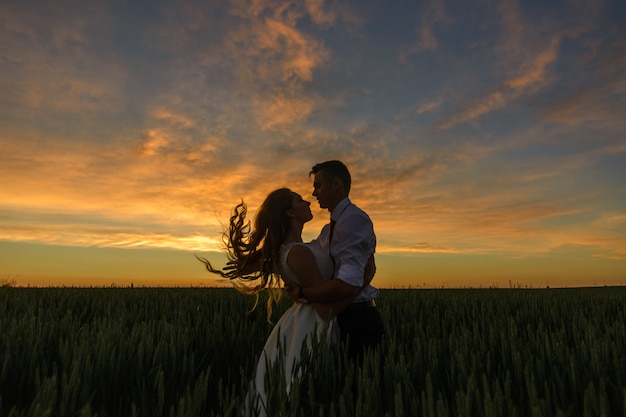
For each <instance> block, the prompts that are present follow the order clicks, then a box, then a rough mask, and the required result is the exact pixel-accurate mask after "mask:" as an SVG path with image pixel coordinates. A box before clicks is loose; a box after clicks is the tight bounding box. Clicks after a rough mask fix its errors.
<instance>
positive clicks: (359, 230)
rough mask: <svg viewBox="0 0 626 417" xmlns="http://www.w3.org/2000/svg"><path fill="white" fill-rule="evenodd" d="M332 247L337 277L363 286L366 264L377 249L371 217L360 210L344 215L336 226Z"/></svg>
mask: <svg viewBox="0 0 626 417" xmlns="http://www.w3.org/2000/svg"><path fill="white" fill-rule="evenodd" d="M331 249H332V254H333V257H334V259H335V263H336V268H335V277H336V278H338V279H340V280H342V281H343V282H345V283H346V284H350V285H352V286H354V287H362V286H363V274H364V271H365V265H366V264H367V260H368V259H369V257H370V256H371V255H372V254H373V253H374V251H375V250H376V236H375V235H374V226H373V224H372V221H371V220H370V218H369V217H368V216H367V215H366V214H365V213H360V212H356V213H350V214H349V215H348V214H346V215H345V216H343V217H342V218H341V219H340V221H338V222H337V225H336V226H335V231H334V233H333V241H332V244H331Z"/></svg>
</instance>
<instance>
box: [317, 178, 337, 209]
mask: <svg viewBox="0 0 626 417" xmlns="http://www.w3.org/2000/svg"><path fill="white" fill-rule="evenodd" d="M334 193H335V191H334V189H333V186H332V181H330V180H329V179H328V176H327V175H325V174H324V171H318V172H316V173H315V176H314V177H313V197H315V198H317V202H318V203H319V204H320V207H321V208H325V209H331V210H332V208H333V207H331V205H332V204H333V201H334Z"/></svg>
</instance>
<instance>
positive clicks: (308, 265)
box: [285, 245, 349, 320]
mask: <svg viewBox="0 0 626 417" xmlns="http://www.w3.org/2000/svg"><path fill="white" fill-rule="evenodd" d="M287 265H288V266H289V268H290V269H291V270H292V271H293V272H294V274H296V276H297V277H298V280H299V281H300V285H299V286H300V287H315V286H318V285H320V284H322V283H324V278H323V277H322V274H321V273H320V270H319V268H318V266H317V262H316V261H315V255H313V252H311V250H310V249H309V248H307V247H306V246H304V245H295V246H294V247H293V248H291V250H290V251H289V254H288V255H287ZM299 286H298V285H296V284H295V283H291V282H288V281H285V288H286V289H287V293H288V294H289V295H290V296H291V297H292V298H294V300H296V301H297V295H296V294H297V291H298V290H297V288H298V287H299ZM345 302H346V301H345V300H341V301H339V302H338V303H328V304H326V303H325V304H320V303H311V305H312V306H313V308H314V309H315V311H317V314H319V316H320V317H322V318H323V319H325V320H328V319H329V318H331V317H332V316H333V315H335V314H336V313H337V312H339V311H341V310H343V308H345V307H346V305H344V304H345ZM336 304H337V305H336ZM348 304H349V302H348Z"/></svg>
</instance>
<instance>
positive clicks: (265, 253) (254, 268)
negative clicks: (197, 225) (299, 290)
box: [197, 188, 294, 321]
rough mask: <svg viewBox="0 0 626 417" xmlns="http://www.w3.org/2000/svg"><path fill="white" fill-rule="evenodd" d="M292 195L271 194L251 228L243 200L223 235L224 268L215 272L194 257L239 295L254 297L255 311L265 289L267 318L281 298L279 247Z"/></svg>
mask: <svg viewBox="0 0 626 417" xmlns="http://www.w3.org/2000/svg"><path fill="white" fill-rule="evenodd" d="M293 195H294V194H293V192H292V191H291V190H290V189H288V188H279V189H278V190H275V191H272V192H271V193H270V194H269V195H268V196H267V198H265V201H263V204H261V207H260V208H259V211H258V212H257V214H256V217H255V218H254V228H251V227H250V221H249V220H248V219H247V214H248V208H247V206H246V204H245V203H244V202H243V201H242V202H241V203H240V204H238V205H237V206H236V207H235V208H234V209H233V211H232V215H231V217H230V221H229V226H228V229H227V230H226V231H225V232H224V234H223V235H222V241H223V242H224V245H225V246H226V252H227V256H228V263H227V266H226V267H224V268H222V269H216V268H214V267H213V265H211V263H210V262H209V261H208V260H207V259H206V258H200V257H197V258H198V259H199V260H200V261H201V262H202V263H204V265H205V266H206V269H207V270H208V271H209V272H213V273H214V274H219V275H221V276H222V277H224V278H228V279H230V280H231V281H232V282H233V286H234V287H235V288H236V289H237V290H238V291H240V292H242V293H244V294H248V295H255V296H256V301H255V303H254V306H253V307H252V310H254V309H255V308H256V306H257V304H258V301H259V293H260V292H261V291H263V290H264V289H267V290H268V300H267V318H268V321H269V320H270V317H271V314H272V305H273V304H275V303H277V302H278V300H280V297H281V295H282V290H281V284H280V281H281V279H280V274H281V269H280V246H281V245H282V243H283V242H284V241H285V237H286V236H287V232H288V231H289V227H290V217H289V216H288V215H287V211H288V210H289V209H291V208H292V202H293Z"/></svg>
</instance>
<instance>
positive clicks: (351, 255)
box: [287, 161, 383, 358]
mask: <svg viewBox="0 0 626 417" xmlns="http://www.w3.org/2000/svg"><path fill="white" fill-rule="evenodd" d="M311 175H313V176H314V179H313V196H314V197H316V198H317V201H318V202H319V204H320V207H321V208H325V209H328V211H329V212H330V223H329V224H327V225H325V226H324V227H323V228H322V231H321V232H320V235H319V237H318V238H317V239H316V241H317V243H318V244H319V245H320V246H321V248H322V249H323V250H324V251H326V252H327V253H328V254H330V256H331V257H332V258H333V262H334V264H335V271H334V274H333V278H332V279H330V280H329V281H326V282H325V283H323V284H321V285H317V286H315V287H296V286H290V287H289V288H287V291H288V292H289V295H290V296H291V297H292V298H294V299H296V300H298V299H299V300H302V299H304V300H306V301H307V302H312V303H322V304H326V303H335V302H338V301H341V300H350V299H352V303H350V304H349V305H348V307H346V308H345V309H344V310H343V311H341V312H339V314H338V315H337V322H338V324H339V329H340V334H341V340H342V341H343V342H345V343H347V345H348V355H349V356H350V357H351V358H357V357H359V356H360V355H361V354H362V352H363V350H364V349H365V348H366V347H374V346H377V345H378V343H380V341H381V339H382V335H383V322H382V318H381V316H380V312H379V311H378V309H377V308H376V304H375V302H374V299H375V298H376V297H377V296H378V290H377V289H376V288H374V287H372V286H371V285H369V282H364V271H365V268H366V265H367V263H368V259H369V258H370V257H371V256H373V254H374V252H375V250H376V235H375V234H374V227H373V225H372V221H371V220H370V218H369V216H368V215H367V214H366V213H365V212H364V211H363V210H361V209H360V208H358V207H357V206H355V205H354V204H352V202H350V199H349V198H348V194H349V192H350V184H351V178H350V172H349V171H348V168H347V167H346V166H345V165H344V164H343V163H342V162H341V161H326V162H322V163H320V164H317V165H315V166H314V167H313V168H312V169H311V172H310V173H309V176H311Z"/></svg>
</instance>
